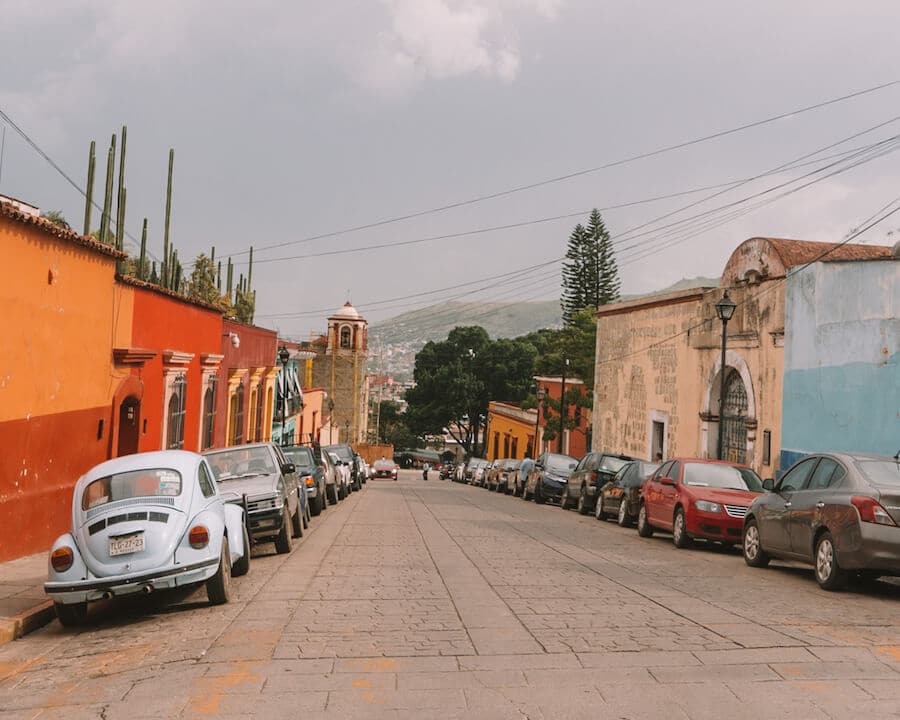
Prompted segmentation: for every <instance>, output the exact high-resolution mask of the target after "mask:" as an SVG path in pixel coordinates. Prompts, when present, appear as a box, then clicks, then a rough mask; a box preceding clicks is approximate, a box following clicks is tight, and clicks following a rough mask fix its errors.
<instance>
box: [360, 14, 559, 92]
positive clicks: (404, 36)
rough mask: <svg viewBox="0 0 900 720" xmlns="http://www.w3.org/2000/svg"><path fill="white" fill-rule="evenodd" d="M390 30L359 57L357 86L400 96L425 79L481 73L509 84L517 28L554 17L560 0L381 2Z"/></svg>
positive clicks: (515, 66)
mask: <svg viewBox="0 0 900 720" xmlns="http://www.w3.org/2000/svg"><path fill="white" fill-rule="evenodd" d="M383 1H384V5H385V9H386V11H387V15H388V23H389V28H388V29H387V30H385V31H383V32H381V33H380V34H379V35H378V37H377V39H376V41H375V42H374V44H373V45H370V46H369V49H368V50H364V51H363V52H362V53H361V54H360V55H359V56H358V58H357V61H358V73H359V78H358V79H359V82H360V84H362V85H363V87H365V88H366V89H368V90H370V91H374V92H376V93H381V94H388V95H399V94H403V93H406V92H408V91H409V90H411V89H412V88H414V87H415V86H417V85H419V84H420V83H422V82H424V81H426V80H428V79H434V80H445V79H450V78H457V77H462V76H465V75H472V74H475V75H481V76H483V77H488V78H497V79H499V80H501V81H503V82H512V81H513V80H515V78H516V77H517V76H518V73H519V69H520V66H521V57H520V51H519V47H518V41H517V38H516V35H515V31H514V30H515V25H516V22H517V21H518V20H520V19H521V18H522V17H523V16H527V15H529V14H530V15H536V16H538V17H540V18H542V19H548V20H550V19H554V18H555V17H556V13H557V11H558V8H559V6H560V1H561V0H383Z"/></svg>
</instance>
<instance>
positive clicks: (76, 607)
mask: <svg viewBox="0 0 900 720" xmlns="http://www.w3.org/2000/svg"><path fill="white" fill-rule="evenodd" d="M87 607H88V604H87V603H86V602H80V603H72V604H71V605H64V604H63V603H59V602H55V603H53V609H54V610H55V611H56V617H57V618H58V619H59V622H60V624H61V625H62V626H63V627H78V626H79V625H83V624H84V621H85V620H87Z"/></svg>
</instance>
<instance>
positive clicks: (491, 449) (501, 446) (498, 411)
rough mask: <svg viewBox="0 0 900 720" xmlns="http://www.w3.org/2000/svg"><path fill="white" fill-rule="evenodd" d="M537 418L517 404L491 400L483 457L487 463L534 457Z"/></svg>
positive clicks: (530, 411) (533, 413) (533, 411)
mask: <svg viewBox="0 0 900 720" xmlns="http://www.w3.org/2000/svg"><path fill="white" fill-rule="evenodd" d="M536 419H537V411H536V410H533V409H532V410H522V409H521V408H520V407H518V406H517V405H511V404H509V403H504V402H497V401H491V402H490V403H489V404H488V421H487V430H486V431H485V433H486V434H485V450H486V454H485V457H487V459H488V460H500V459H505V458H515V459H518V460H521V459H522V458H524V457H526V456H530V457H534V453H533V452H532V448H533V447H534V432H535V421H536ZM538 433H540V428H538Z"/></svg>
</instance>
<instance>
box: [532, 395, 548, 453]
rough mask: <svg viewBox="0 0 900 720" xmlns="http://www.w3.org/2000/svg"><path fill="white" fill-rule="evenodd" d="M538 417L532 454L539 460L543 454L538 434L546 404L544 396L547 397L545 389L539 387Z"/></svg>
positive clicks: (536, 417)
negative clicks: (538, 457) (543, 407)
mask: <svg viewBox="0 0 900 720" xmlns="http://www.w3.org/2000/svg"><path fill="white" fill-rule="evenodd" d="M535 394H536V395H537V415H536V416H535V418H534V445H533V447H532V450H531V454H532V455H533V456H534V457H535V458H537V456H538V455H540V454H541V451H540V444H539V441H538V433H540V431H541V403H542V402H544V395H546V391H545V390H544V388H542V387H540V386H538V389H537V392H536V393H535Z"/></svg>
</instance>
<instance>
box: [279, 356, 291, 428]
mask: <svg viewBox="0 0 900 720" xmlns="http://www.w3.org/2000/svg"><path fill="white" fill-rule="evenodd" d="M290 357H291V354H290V353H289V352H288V349H287V348H286V347H285V346H284V345H282V346H281V347H280V348H279V350H278V359H279V360H280V361H281V444H282V446H284V445H285V444H286V443H285V436H286V435H287V433H286V431H287V364H288V360H289V359H290Z"/></svg>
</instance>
